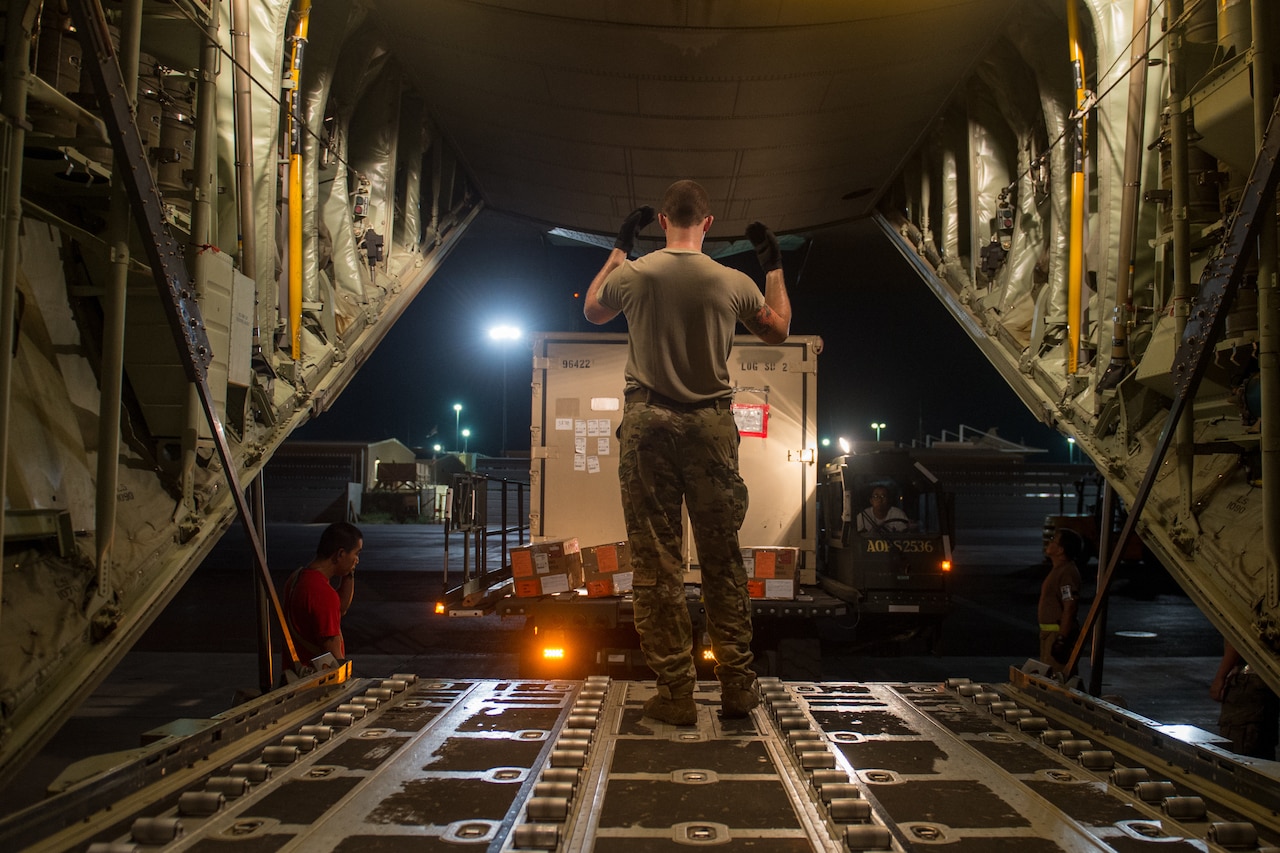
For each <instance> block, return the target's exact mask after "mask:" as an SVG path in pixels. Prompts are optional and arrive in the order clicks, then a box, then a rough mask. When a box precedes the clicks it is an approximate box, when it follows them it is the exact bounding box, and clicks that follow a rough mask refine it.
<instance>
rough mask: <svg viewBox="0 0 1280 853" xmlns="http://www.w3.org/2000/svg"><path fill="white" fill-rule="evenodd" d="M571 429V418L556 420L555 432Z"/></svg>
mask: <svg viewBox="0 0 1280 853" xmlns="http://www.w3.org/2000/svg"><path fill="white" fill-rule="evenodd" d="M570 429H573V418H556V431H557V432H559V431H560V430H570Z"/></svg>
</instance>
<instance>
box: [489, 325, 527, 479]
mask: <svg viewBox="0 0 1280 853" xmlns="http://www.w3.org/2000/svg"><path fill="white" fill-rule="evenodd" d="M520 334H521V332H520V327H519V326H508V325H505V324H503V325H499V326H492V327H490V329H489V338H490V339H491V340H495V341H498V342H499V343H501V344H504V346H503V347H502V455H503V456H505V455H506V454H507V352H508V351H509V350H510V349H511V347H509V346H505V344H509V343H511V342H512V341H518V340H520Z"/></svg>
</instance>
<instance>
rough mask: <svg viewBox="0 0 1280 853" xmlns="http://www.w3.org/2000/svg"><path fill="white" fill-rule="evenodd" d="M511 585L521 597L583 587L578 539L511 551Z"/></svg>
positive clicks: (555, 540)
mask: <svg viewBox="0 0 1280 853" xmlns="http://www.w3.org/2000/svg"><path fill="white" fill-rule="evenodd" d="M511 585H512V589H513V590H514V592H515V594H516V596H517V597H519V598H535V597H537V596H539V595H551V594H552V593H557V592H568V591H569V590H571V589H577V588H578V587H580V586H582V553H581V552H580V550H579V548H578V540H577V539H553V540H550V541H547V542H536V543H534V544H532V545H520V546H518V547H515V548H512V549H511Z"/></svg>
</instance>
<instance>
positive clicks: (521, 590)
mask: <svg viewBox="0 0 1280 853" xmlns="http://www.w3.org/2000/svg"><path fill="white" fill-rule="evenodd" d="M514 585H515V590H516V596H517V597H518V598H537V597H538V596H539V595H542V584H541V583H539V582H538V579H537V578H526V579H525V580H519V581H516V582H515V584H514Z"/></svg>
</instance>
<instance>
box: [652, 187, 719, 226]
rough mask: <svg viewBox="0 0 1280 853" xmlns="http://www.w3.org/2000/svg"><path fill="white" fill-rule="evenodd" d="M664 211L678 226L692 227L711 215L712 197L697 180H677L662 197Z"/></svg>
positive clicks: (673, 223) (672, 222)
mask: <svg viewBox="0 0 1280 853" xmlns="http://www.w3.org/2000/svg"><path fill="white" fill-rule="evenodd" d="M662 212H663V213H665V214H666V216H667V219H669V220H671V224H672V225H675V226H676V227H677V228H691V227H693V226H694V225H697V224H698V223H699V222H701V221H702V220H704V219H706V218H707V217H708V216H710V215H711V198H710V197H709V196H708V195H707V191H706V190H704V189H703V188H702V185H701V184H699V183H698V182H697V181H676V182H675V183H674V184H672V185H671V186H669V187H667V192H666V195H664V196H663V197H662Z"/></svg>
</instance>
